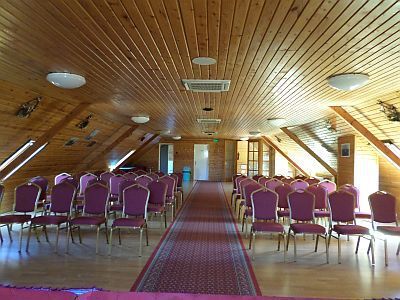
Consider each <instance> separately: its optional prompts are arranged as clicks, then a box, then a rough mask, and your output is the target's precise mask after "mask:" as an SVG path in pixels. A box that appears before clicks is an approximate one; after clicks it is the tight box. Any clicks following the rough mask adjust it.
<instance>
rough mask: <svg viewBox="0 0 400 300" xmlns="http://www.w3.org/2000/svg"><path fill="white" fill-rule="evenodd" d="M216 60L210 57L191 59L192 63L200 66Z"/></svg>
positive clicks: (210, 63) (211, 63)
mask: <svg viewBox="0 0 400 300" xmlns="http://www.w3.org/2000/svg"><path fill="white" fill-rule="evenodd" d="M216 62H217V61H216V60H215V59H214V58H212V57H195V58H193V59H192V63H194V64H196V65H201V66H209V65H213V64H215V63H216Z"/></svg>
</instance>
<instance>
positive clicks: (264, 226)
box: [249, 188, 286, 260]
mask: <svg viewBox="0 0 400 300" xmlns="http://www.w3.org/2000/svg"><path fill="white" fill-rule="evenodd" d="M251 202H252V207H253V210H252V226H251V229H250V241H249V249H251V243H252V241H253V251H252V258H253V259H254V254H255V245H256V234H258V233H278V251H279V250H280V244H281V239H280V238H281V236H282V237H283V248H284V260H286V250H285V229H284V227H283V225H282V224H280V223H278V222H277V214H276V209H277V205H278V194H277V193H275V192H274V191H271V190H268V189H266V188H261V189H259V190H256V191H254V192H253V193H252V194H251Z"/></svg>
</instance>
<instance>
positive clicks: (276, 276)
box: [0, 183, 400, 299]
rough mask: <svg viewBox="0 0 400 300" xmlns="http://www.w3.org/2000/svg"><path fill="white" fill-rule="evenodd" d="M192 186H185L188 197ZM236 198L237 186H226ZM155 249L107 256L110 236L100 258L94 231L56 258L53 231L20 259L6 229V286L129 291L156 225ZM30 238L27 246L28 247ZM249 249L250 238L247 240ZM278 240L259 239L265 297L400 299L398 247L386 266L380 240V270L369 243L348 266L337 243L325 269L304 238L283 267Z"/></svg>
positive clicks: (2, 277) (348, 247) (130, 247)
mask: <svg viewBox="0 0 400 300" xmlns="http://www.w3.org/2000/svg"><path fill="white" fill-rule="evenodd" d="M191 188H192V184H191V183H187V184H186V186H185V196H187V195H188V191H189V190H191ZM224 188H225V191H226V195H227V197H228V199H229V198H230V194H231V190H232V185H231V184H228V183H227V184H224ZM150 228H151V230H150V236H149V238H150V246H149V247H144V252H143V256H142V257H141V258H140V257H138V234H137V233H132V232H127V233H124V234H123V235H122V247H121V246H117V245H115V244H117V239H115V240H114V245H115V246H114V248H113V255H112V256H111V257H110V256H108V255H107V252H106V250H107V249H106V246H105V245H106V244H105V237H104V232H103V234H102V235H101V243H100V245H102V247H100V254H99V255H95V248H94V247H95V234H94V231H93V232H90V231H84V234H83V244H81V245H80V244H71V245H70V253H69V254H68V255H66V254H64V253H63V251H62V250H63V249H64V245H65V239H64V236H62V238H61V239H60V253H59V254H55V253H54V252H53V248H52V246H54V237H55V236H54V231H53V230H50V234H49V237H50V245H49V244H48V243H47V242H45V239H44V236H42V237H41V242H40V243H37V241H36V240H35V239H32V240H31V247H30V252H29V253H26V252H25V251H23V252H22V253H21V254H18V251H17V249H18V242H17V240H18V231H17V230H16V231H15V232H14V233H13V235H14V239H15V241H14V242H13V243H10V242H9V240H8V236H7V234H6V231H5V228H2V232H3V236H4V238H5V241H4V243H3V244H2V245H1V247H0V261H1V263H0V283H1V284H11V285H16V286H46V287H48V286H50V287H93V286H96V287H98V288H103V289H107V290H122V291H127V290H129V289H130V288H131V286H132V284H133V282H134V281H135V279H136V277H137V276H138V274H139V273H140V271H141V270H142V268H143V266H144V265H145V263H146V261H147V259H148V258H149V256H150V254H151V253H152V251H153V250H154V248H155V247H156V246H157V243H158V241H159V240H160V238H161V234H160V231H159V225H158V222H154V221H151V222H150ZM25 237H26V236H24V246H25ZM243 240H244V243H245V245H246V247H248V239H245V238H244V236H243ZM276 245H277V244H276V240H273V239H271V238H270V237H260V238H258V239H257V252H256V258H255V261H254V262H253V267H254V270H255V274H256V277H257V280H258V283H259V285H260V287H261V290H262V293H263V295H275V296H308V297H317V298H318V297H336V298H342V299H355V298H379V297H380V298H382V297H387V298H394V297H396V296H397V297H400V257H399V256H397V257H396V255H395V251H396V249H397V248H396V247H397V243H396V241H391V243H390V244H389V256H390V260H389V267H385V266H384V262H383V253H382V252H383V243H382V242H381V241H377V245H376V246H377V247H376V266H375V268H371V267H370V263H369V259H368V257H367V255H366V250H367V247H368V242H367V241H361V245H360V247H361V248H360V252H359V254H358V255H355V254H354V250H355V241H354V240H353V239H351V240H350V242H346V241H345V240H343V243H342V245H343V252H342V260H343V262H342V264H341V265H338V264H337V250H336V249H337V247H336V245H337V244H336V240H333V241H332V244H331V248H330V257H331V263H330V264H329V265H327V264H325V254H324V252H323V247H321V249H320V251H319V252H318V253H315V252H313V245H314V243H313V241H312V240H311V238H307V239H306V240H305V241H303V240H302V239H300V241H299V244H298V254H299V255H298V260H297V262H292V259H293V248H292V247H290V249H289V253H288V262H287V263H284V262H283V253H280V252H276V251H275V250H276Z"/></svg>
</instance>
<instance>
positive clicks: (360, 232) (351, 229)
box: [328, 190, 375, 265]
mask: <svg viewBox="0 0 400 300" xmlns="http://www.w3.org/2000/svg"><path fill="white" fill-rule="evenodd" d="M328 203H329V211H330V213H331V216H330V220H329V242H330V240H331V237H332V236H333V235H332V232H333V231H334V232H336V234H337V237H335V238H337V240H338V262H339V264H340V263H342V258H341V247H340V236H341V235H354V236H358V240H357V247H356V254H357V253H358V246H359V245H360V239H361V237H364V238H366V239H368V240H369V241H370V246H371V248H372V255H371V260H372V265H375V255H374V237H373V235H372V234H371V233H370V230H369V228H367V227H364V226H360V225H357V224H356V218H355V216H354V206H355V198H354V195H353V194H350V193H349V192H346V191H344V190H341V191H336V192H333V193H331V194H329V196H328ZM334 223H335V224H334ZM349 223H353V224H349Z"/></svg>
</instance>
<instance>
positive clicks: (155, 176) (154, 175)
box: [147, 173, 159, 180]
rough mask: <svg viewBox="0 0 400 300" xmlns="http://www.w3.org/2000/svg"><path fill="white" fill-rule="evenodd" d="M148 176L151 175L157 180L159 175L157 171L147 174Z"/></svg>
mask: <svg viewBox="0 0 400 300" xmlns="http://www.w3.org/2000/svg"><path fill="white" fill-rule="evenodd" d="M147 176H149V177H150V178H151V179H153V180H156V179H158V177H159V176H158V175H157V174H156V173H149V174H147Z"/></svg>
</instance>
